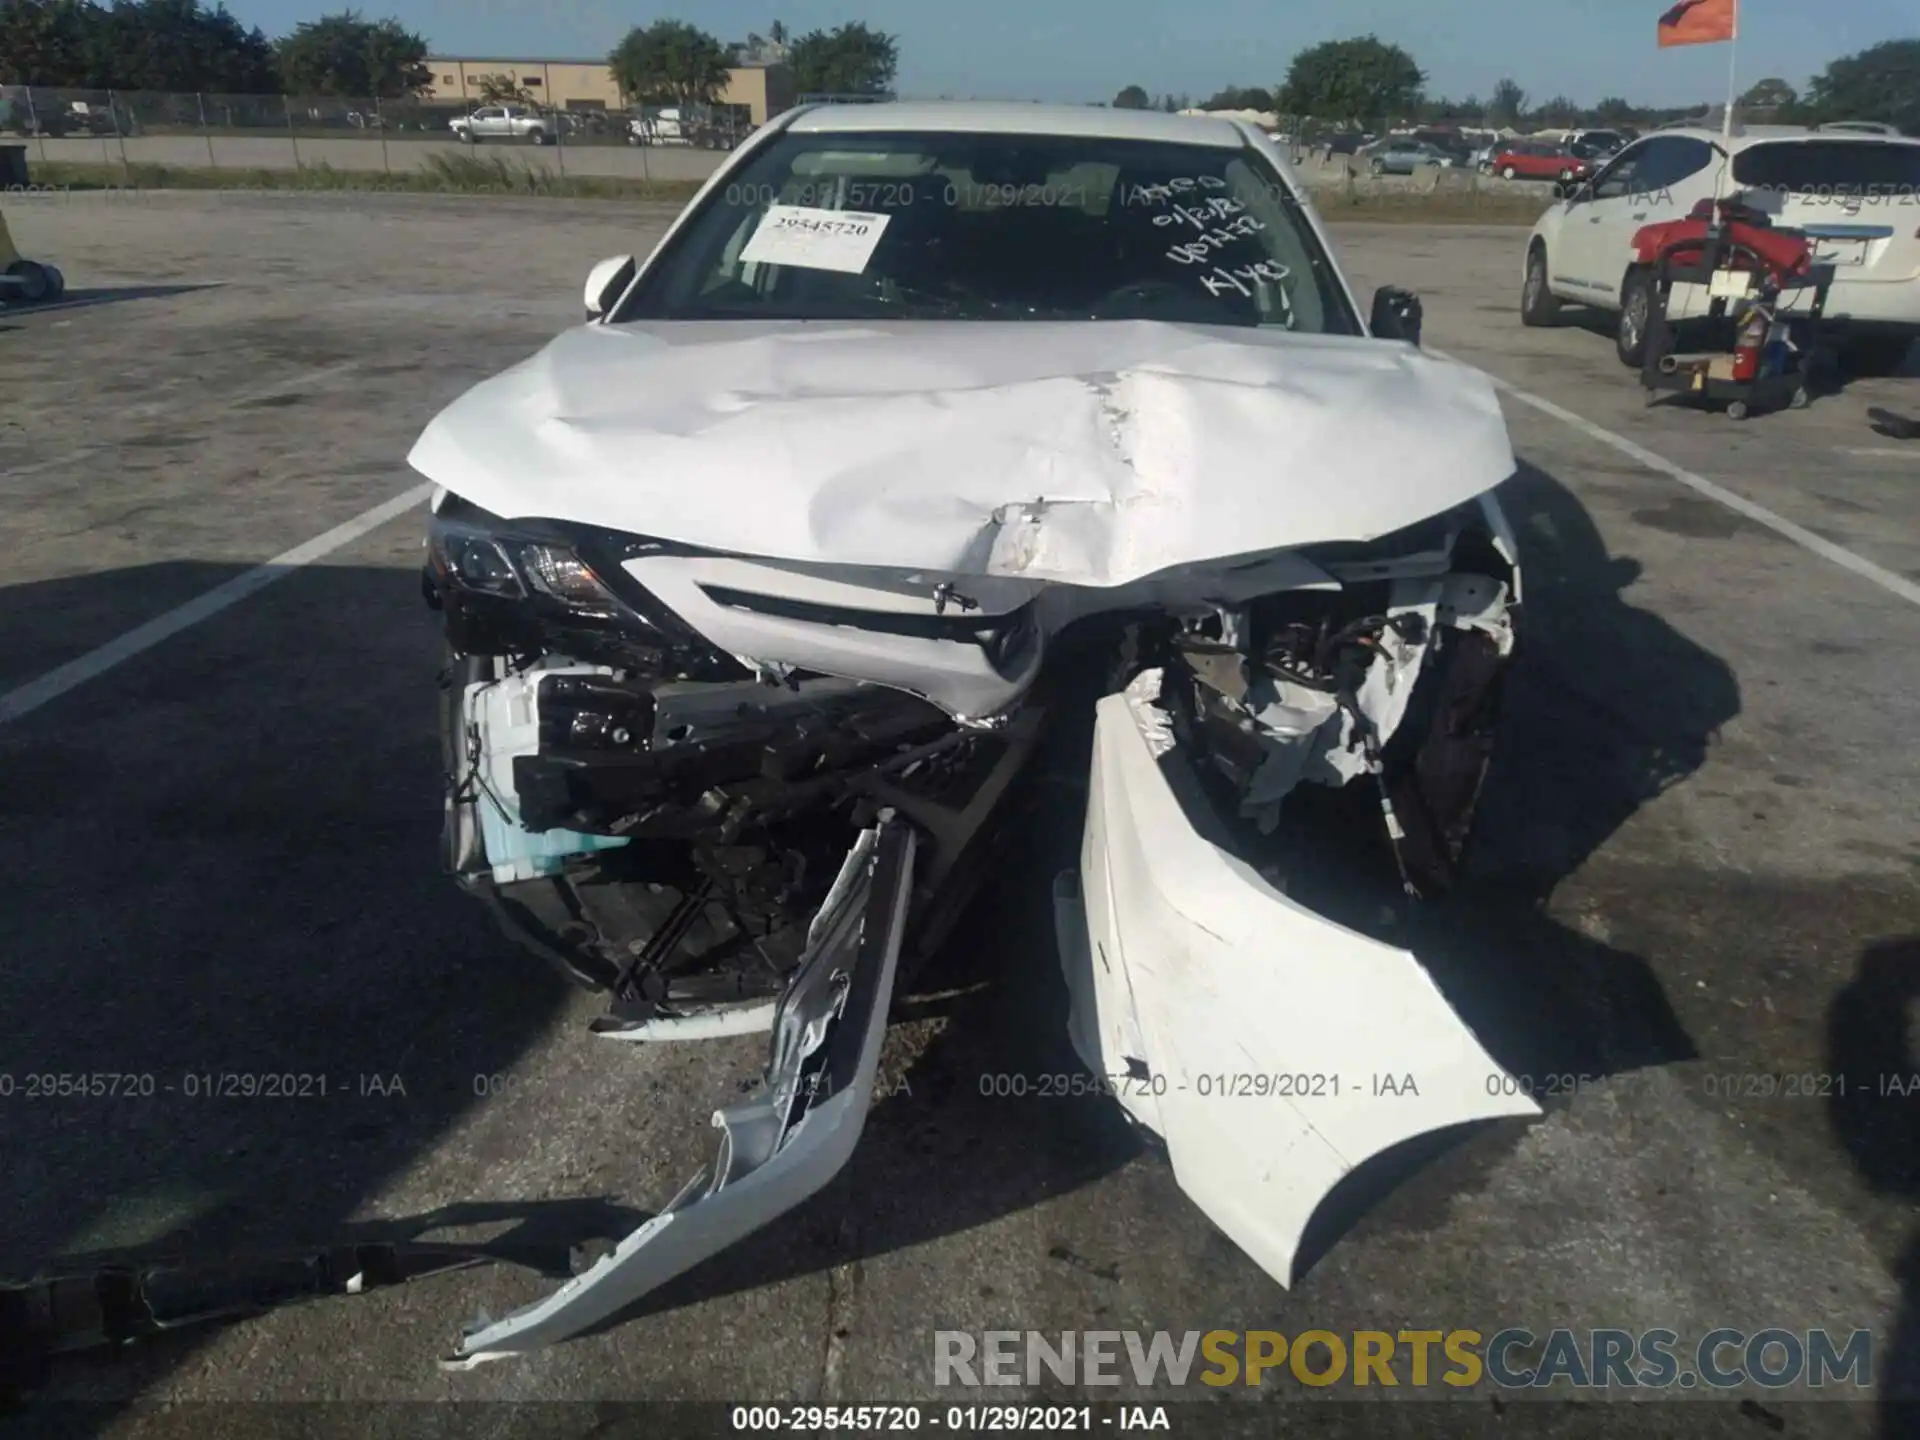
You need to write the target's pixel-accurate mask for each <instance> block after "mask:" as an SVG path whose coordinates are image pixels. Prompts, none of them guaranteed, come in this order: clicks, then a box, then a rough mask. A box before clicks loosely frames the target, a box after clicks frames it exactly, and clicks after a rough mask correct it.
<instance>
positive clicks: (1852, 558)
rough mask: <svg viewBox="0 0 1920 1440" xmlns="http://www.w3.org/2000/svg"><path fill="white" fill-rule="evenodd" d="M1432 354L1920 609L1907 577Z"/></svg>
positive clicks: (1600, 428) (1919, 589)
mask: <svg viewBox="0 0 1920 1440" xmlns="http://www.w3.org/2000/svg"><path fill="white" fill-rule="evenodd" d="M1427 353H1428V354H1430V355H1435V356H1438V357H1439V358H1440V359H1442V360H1452V361H1454V362H1455V363H1457V364H1461V365H1469V366H1470V368H1472V369H1475V370H1480V373H1481V374H1482V375H1485V376H1486V377H1487V379H1489V380H1491V381H1492V382H1493V385H1494V388H1495V389H1496V390H1500V391H1503V392H1505V393H1506V394H1508V395H1511V396H1512V397H1513V398H1514V399H1516V400H1518V401H1519V402H1520V403H1521V404H1522V405H1531V406H1532V407H1533V408H1534V409H1535V410H1538V411H1539V412H1540V413H1541V414H1543V415H1551V416H1552V417H1553V418H1554V419H1556V420H1558V421H1560V422H1561V423H1562V424H1565V425H1570V426H1572V427H1573V428H1574V429H1575V430H1578V431H1579V432H1580V433H1581V434H1582V435H1585V436H1586V437H1587V438H1588V439H1590V440H1598V441H1599V442H1600V443H1601V444H1602V445H1607V446H1611V447H1612V448H1613V449H1615V450H1618V451H1619V452H1620V453H1621V454H1622V455H1627V456H1630V457H1632V458H1633V459H1635V460H1638V461H1639V462H1640V463H1641V464H1642V465H1644V466H1646V467H1647V468H1648V469H1649V470H1652V471H1654V472H1656V473H1658V474H1661V475H1665V476H1666V477H1667V478H1668V479H1669V480H1678V481H1679V482H1680V483H1681V484H1682V485H1684V486H1686V487H1687V488H1688V489H1689V490H1692V491H1695V492H1697V493H1698V494H1701V495H1704V496H1706V497H1707V499H1709V500H1714V501H1718V502H1719V503H1720V504H1722V505H1724V506H1726V507H1727V508H1728V509H1729V510H1732V511H1734V512H1735V513H1737V514H1740V515H1744V516H1746V517H1747V519H1749V520H1751V521H1753V523H1754V524H1756V525H1764V526H1766V527H1767V529H1769V530H1771V531H1773V533H1774V534H1776V535H1779V536H1781V537H1782V538H1783V539H1787V540H1791V541H1792V542H1793V543H1794V544H1796V545H1798V546H1799V547H1800V548H1801V549H1803V550H1810V551H1812V552H1813V553H1814V554H1815V555H1818V556H1819V557H1820V558H1821V559H1822V560H1831V561H1832V562H1833V563H1834V564H1835V565H1838V566H1839V567H1840V568H1841V569H1842V570H1850V571H1852V572H1853V573H1854V574H1855V575H1858V576H1859V577H1860V578H1861V579H1863V580H1870V581H1872V582H1873V583H1874V584H1875V585H1878V586H1879V587H1880V588H1881V589H1882V590H1885V591H1886V592H1887V593H1888V594H1890V595H1897V596H1899V597H1900V598H1901V599H1902V600H1905V601H1906V602H1907V603H1908V604H1909V605H1920V585H1916V584H1914V583H1913V581H1911V580H1908V579H1907V578H1906V577H1904V576H1901V575H1896V574H1894V573H1893V571H1891V570H1887V569H1884V568H1882V567H1881V566H1878V565H1876V564H1874V563H1873V562H1872V561H1871V560H1868V559H1867V558H1865V557H1864V556H1861V555H1856V554H1854V553H1853V551H1851V550H1849V549H1847V548H1846V547H1844V546H1841V545H1836V544H1834V543H1833V542H1832V541H1831V540H1827V539H1823V538H1822V537H1821V536H1818V535H1816V534H1814V533H1813V531H1811V530H1809V529H1807V528H1806V527H1805V526H1804V525H1796V524H1794V523H1793V521H1791V520H1789V519H1787V518H1786V516H1784V515H1776V514H1774V512H1773V511H1771V510H1769V509H1767V507H1766V506H1764V505H1759V504H1756V503H1754V502H1753V501H1751V500H1749V499H1747V498H1746V496H1744V495H1736V494H1734V493H1733V491H1731V490H1728V489H1726V488H1725V487H1724V486H1720V485H1716V484H1714V483H1713V481H1711V480H1709V479H1707V478H1706V477H1705V476H1702V475H1696V474H1694V473H1693V472H1692V471H1691V470H1688V469H1686V468H1685V467H1684V466H1680V465H1676V464H1674V463H1673V461H1671V460H1669V459H1667V457H1666V456H1664V455H1656V454H1655V453H1654V452H1653V451H1651V450H1649V449H1647V447H1646V446H1644V445H1639V444H1636V443H1635V442H1633V441H1632V440H1629V439H1627V437H1626V436H1624V435H1616V434H1615V433H1614V432H1613V431H1611V430H1609V429H1607V428H1606V427H1605V426H1604V425H1596V424H1594V423H1593V421H1591V420H1589V419H1587V418H1586V416H1584V415H1576V414H1574V413H1573V411H1571V410H1569V409H1567V408H1566V407H1565V406H1564V405H1556V404H1554V403H1553V401H1551V400H1548V399H1546V398H1545V397H1544V396H1540V395H1535V394H1534V393H1533V392H1532V391H1530V390H1522V389H1521V388H1520V387H1519V386H1518V385H1515V384H1513V383H1512V382H1511V381H1507V380H1503V379H1501V378H1500V377H1499V376H1498V375H1495V374H1494V373H1492V372H1491V371H1489V370H1482V369H1481V368H1480V367H1479V366H1478V365H1472V364H1471V362H1469V361H1465V360H1461V359H1460V357H1459V356H1457V355H1449V354H1447V353H1446V352H1445V351H1444V350H1434V349H1432V348H1429V349H1428V351H1427Z"/></svg>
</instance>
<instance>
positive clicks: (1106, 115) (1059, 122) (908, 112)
mask: <svg viewBox="0 0 1920 1440" xmlns="http://www.w3.org/2000/svg"><path fill="white" fill-rule="evenodd" d="M789 128H790V129H792V130H794V131H797V132H800V133H802V134H811V135H823V134H826V135H830V134H862V133H871V132H874V131H887V130H895V131H899V130H905V131H915V130H933V131H954V132H973V133H989V134H997V135H1064V136H1074V137H1077V138H1086V139H1098V140H1164V141H1173V142H1176V143H1179V144H1183V145H1216V146H1220V147H1222V148H1231V149H1235V150H1237V149H1240V148H1241V147H1242V146H1244V145H1245V144H1246V143H1247V132H1246V130H1245V129H1244V128H1243V127H1242V125H1241V123H1240V122H1238V121H1234V120H1227V119H1224V118H1223V119H1214V118H1212V117H1210V116H1206V115H1168V114H1166V113H1164V112H1162V111H1158V110H1115V109H1112V108H1110V107H1107V106H1102V105H1023V104H1020V103H1019V102H1017V101H998V100H915V101H894V100H889V101H881V102H880V103H878V104H874V105H820V106H812V107H808V108H806V109H803V110H801V111H799V112H797V113H796V114H795V117H794V119H793V122H792V124H791V126H790V127H789Z"/></svg>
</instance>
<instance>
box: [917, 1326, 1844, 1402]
mask: <svg viewBox="0 0 1920 1440" xmlns="http://www.w3.org/2000/svg"><path fill="white" fill-rule="evenodd" d="M1269 1377H1272V1379H1271V1381H1270V1380H1269ZM1049 1379H1050V1380H1052V1381H1054V1382H1056V1383H1061V1384H1067V1385H1121V1384H1125V1383H1127V1382H1129V1381H1131V1382H1132V1383H1133V1384H1135V1385H1138V1386H1141V1387H1143V1388H1144V1387H1147V1386H1152V1385H1175V1386H1180V1385H1190V1384H1193V1383H1196V1382H1197V1383H1199V1384H1201V1385H1211V1386H1216V1387H1218V1386H1226V1385H1262V1384H1267V1383H1280V1384H1289V1383H1297V1384H1301V1385H1316V1386H1328V1385H1353V1386H1381V1387H1406V1388H1410V1389H1420V1388H1424V1387H1429V1386H1434V1385H1447V1386H1452V1387H1455V1388H1466V1387H1469V1386H1474V1385H1478V1384H1480V1383H1482V1382H1483V1381H1490V1382H1491V1383H1492V1384H1494V1385H1497V1386H1500V1387H1502V1388H1503V1389H1546V1388H1551V1387H1553V1386H1566V1387H1568V1388H1572V1389H1577V1390H1609V1389H1626V1390H1647V1389H1653V1390H1667V1389H1678V1390H1693V1389H1705V1390H1708V1391H1713V1390H1731V1389H1735V1388H1737V1387H1739V1386H1742V1385H1758V1386H1762V1387H1764V1388H1766V1389H1785V1388H1786V1387H1788V1386H1794V1385H1802V1386H1806V1387H1808V1388H1810V1389H1815V1390H1819V1389H1825V1388H1828V1387H1831V1386H1842V1385H1844V1386H1848V1387H1851V1388H1853V1389H1856V1390H1858V1389H1865V1388H1867V1387H1868V1386H1870V1385H1872V1384H1873V1332H1872V1331H1870V1330H1853V1331H1848V1332H1835V1331H1830V1330H1826V1329H1813V1330H1787V1329H1781V1328H1771V1329H1763V1330H1754V1331H1746V1330H1737V1329H1732V1328H1720V1329H1714V1330H1709V1331H1707V1332H1706V1333H1705V1334H1704V1335H1702V1336H1700V1337H1699V1338H1698V1339H1697V1340H1695V1341H1693V1342H1691V1343H1687V1342H1684V1341H1683V1340H1682V1339H1681V1337H1680V1335H1679V1333H1678V1332H1677V1331H1673V1330H1644V1331H1641V1332H1640V1333H1638V1334H1635V1333H1634V1332H1632V1331H1630V1330H1608V1329H1594V1330H1574V1329H1569V1328H1564V1327H1563V1328H1558V1329H1554V1330H1549V1331H1548V1332H1547V1333H1546V1334H1545V1335H1536V1334H1534V1333H1533V1332H1532V1331H1530V1330H1525V1329H1520V1328H1517V1327H1515V1328H1509V1329H1505V1330H1497V1331H1495V1332H1494V1333H1493V1334H1492V1335H1491V1336H1488V1335H1484V1334H1483V1333H1482V1332H1480V1331H1478V1330H1355V1331H1352V1332H1350V1333H1349V1332H1340V1333H1336V1332H1334V1331H1332V1330H1303V1331H1301V1332H1300V1333H1298V1334H1296V1335H1291V1336H1289V1335H1286V1334H1283V1333H1282V1332H1280V1331H1278V1330H1247V1331H1239V1330H1208V1331H1206V1332H1204V1333H1203V1332H1201V1331H1198V1330H1188V1331H1185V1332H1182V1333H1179V1334H1175V1333H1173V1332H1170V1331H1166V1330H1156V1331H1153V1332H1151V1333H1145V1332H1142V1331H1138V1330H1060V1331H1053V1332H1047V1331H1040V1330H984V1331H980V1332H977V1333H976V1332H974V1331H970V1330H936V1331H935V1332H934V1337H933V1383H934V1384H935V1385H936V1386H949V1385H961V1386H968V1387H978V1386H983V1385H1028V1386H1034V1385H1040V1384H1042V1383H1044V1382H1045V1381H1046V1380H1049Z"/></svg>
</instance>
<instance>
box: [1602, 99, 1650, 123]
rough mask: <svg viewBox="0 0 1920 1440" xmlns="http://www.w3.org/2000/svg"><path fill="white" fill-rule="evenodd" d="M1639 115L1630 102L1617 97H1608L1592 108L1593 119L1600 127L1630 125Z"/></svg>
mask: <svg viewBox="0 0 1920 1440" xmlns="http://www.w3.org/2000/svg"><path fill="white" fill-rule="evenodd" d="M1639 114H1640V112H1639V111H1638V110H1636V109H1634V107H1633V104H1632V102H1631V101H1628V100H1622V99H1621V98H1620V97H1619V96H1618V95H1609V96H1607V98H1606V99H1604V100H1602V101H1601V102H1600V103H1599V104H1598V105H1596V106H1594V107H1593V118H1594V119H1596V120H1598V121H1599V122H1600V123H1601V124H1602V125H1631V124H1632V123H1633V122H1634V120H1635V119H1637V118H1638V117H1639Z"/></svg>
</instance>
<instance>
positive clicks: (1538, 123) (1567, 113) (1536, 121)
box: [1527, 95, 1584, 130]
mask: <svg viewBox="0 0 1920 1440" xmlns="http://www.w3.org/2000/svg"><path fill="white" fill-rule="evenodd" d="M1583 113H1584V112H1582V110H1581V109H1580V107H1579V106H1578V105H1576V104H1574V103H1573V101H1571V100H1569V99H1568V98H1567V97H1566V96H1564V95H1556V96H1554V97H1553V98H1552V99H1551V100H1548V101H1546V102H1544V103H1543V104H1541V105H1539V106H1538V107H1536V108H1535V109H1534V110H1533V112H1532V113H1531V114H1529V115H1528V116H1527V119H1528V121H1529V122H1530V123H1532V124H1533V125H1534V126H1535V127H1537V128H1539V129H1552V130H1566V129H1571V128H1572V127H1573V126H1575V125H1578V124H1579V123H1580V120H1581V116H1582V114H1583Z"/></svg>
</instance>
